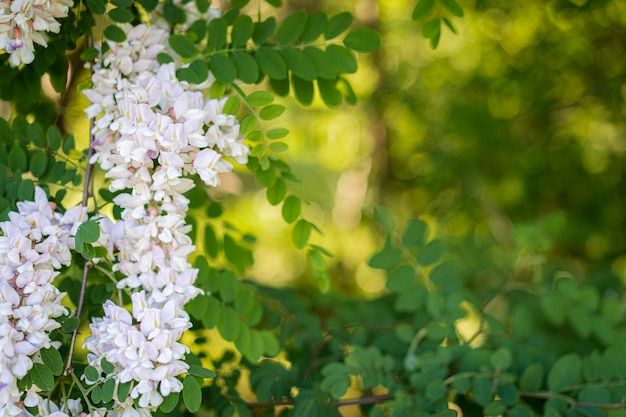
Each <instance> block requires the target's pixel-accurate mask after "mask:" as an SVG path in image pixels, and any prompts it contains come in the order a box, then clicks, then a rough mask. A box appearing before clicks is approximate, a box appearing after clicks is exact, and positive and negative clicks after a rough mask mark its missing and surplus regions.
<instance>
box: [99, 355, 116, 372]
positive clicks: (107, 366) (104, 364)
mask: <svg viewBox="0 0 626 417" xmlns="http://www.w3.org/2000/svg"><path fill="white" fill-rule="evenodd" d="M100 367H101V368H102V371H103V372H104V373H105V374H106V375H111V374H112V373H113V371H114V370H115V367H114V366H113V364H112V363H111V362H109V361H108V360H106V359H105V358H102V359H101V360H100Z"/></svg>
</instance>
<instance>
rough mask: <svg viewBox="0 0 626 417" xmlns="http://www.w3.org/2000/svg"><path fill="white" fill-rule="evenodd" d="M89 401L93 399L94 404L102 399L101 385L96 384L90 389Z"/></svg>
mask: <svg viewBox="0 0 626 417" xmlns="http://www.w3.org/2000/svg"><path fill="white" fill-rule="evenodd" d="M91 401H93V402H94V403H96V404H97V403H99V402H101V401H102V386H101V385H96V386H95V387H93V390H92V391H91Z"/></svg>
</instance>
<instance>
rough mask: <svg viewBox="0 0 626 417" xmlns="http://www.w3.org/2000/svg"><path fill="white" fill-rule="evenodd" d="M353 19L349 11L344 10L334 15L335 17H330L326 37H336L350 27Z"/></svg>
mask: <svg viewBox="0 0 626 417" xmlns="http://www.w3.org/2000/svg"><path fill="white" fill-rule="evenodd" d="M353 19H354V18H353V17H352V15H351V14H350V13H349V12H343V13H339V14H336V15H334V16H333V17H331V18H330V19H328V23H327V24H326V31H325V33H324V37H325V38H326V39H333V38H336V37H337V36H339V35H340V34H342V33H343V32H345V31H346V30H347V29H348V28H349V27H350V25H351V24H352V20H353Z"/></svg>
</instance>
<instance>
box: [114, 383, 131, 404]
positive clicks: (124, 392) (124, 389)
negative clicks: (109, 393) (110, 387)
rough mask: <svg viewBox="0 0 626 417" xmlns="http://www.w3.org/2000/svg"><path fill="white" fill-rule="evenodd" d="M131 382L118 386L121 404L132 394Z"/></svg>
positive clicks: (118, 396)
mask: <svg viewBox="0 0 626 417" xmlns="http://www.w3.org/2000/svg"><path fill="white" fill-rule="evenodd" d="M130 385H131V383H130V382H125V383H123V384H118V385H117V394H116V395H117V398H118V399H119V400H120V402H124V400H125V399H126V398H128V393H129V392H130Z"/></svg>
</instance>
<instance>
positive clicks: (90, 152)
mask: <svg viewBox="0 0 626 417" xmlns="http://www.w3.org/2000/svg"><path fill="white" fill-rule="evenodd" d="M87 42H88V44H89V46H91V37H88V39H87ZM93 126H94V122H93V119H92V120H90V122H89V145H88V146H89V148H88V149H87V169H86V171H85V181H84V182H83V199H82V202H81V204H82V206H83V207H88V203H89V185H90V184H91V178H92V175H93V165H91V164H90V163H89V160H90V159H91V156H92V155H93V147H92V142H93V133H92V131H93ZM89 269H91V262H89V261H87V260H86V259H85V263H84V264H83V278H82V281H81V283H80V294H79V297H78V306H76V317H77V318H78V320H79V323H78V327H76V329H74V333H72V340H71V342H70V349H69V354H68V355H67V364H66V365H65V374H66V375H67V374H69V373H71V372H72V359H73V357H74V347H75V345H76V338H77V337H78V333H79V332H80V315H81V313H82V311H83V302H84V301H85V290H86V288H87V276H88V275H89Z"/></svg>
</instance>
